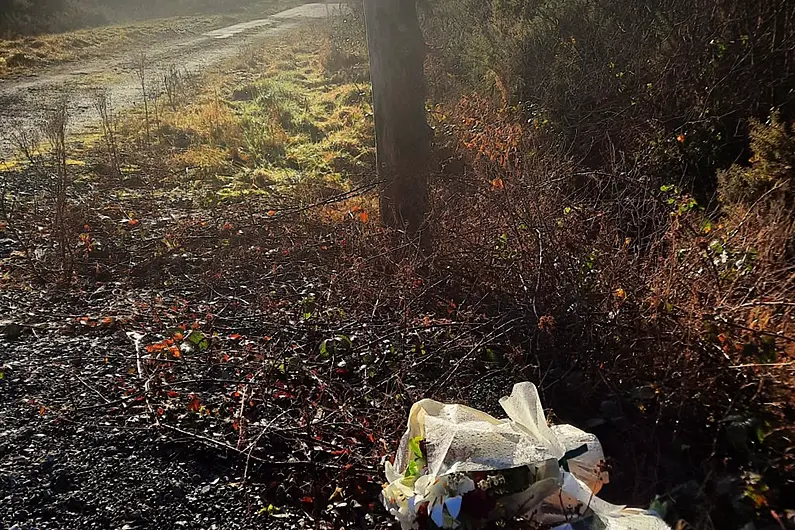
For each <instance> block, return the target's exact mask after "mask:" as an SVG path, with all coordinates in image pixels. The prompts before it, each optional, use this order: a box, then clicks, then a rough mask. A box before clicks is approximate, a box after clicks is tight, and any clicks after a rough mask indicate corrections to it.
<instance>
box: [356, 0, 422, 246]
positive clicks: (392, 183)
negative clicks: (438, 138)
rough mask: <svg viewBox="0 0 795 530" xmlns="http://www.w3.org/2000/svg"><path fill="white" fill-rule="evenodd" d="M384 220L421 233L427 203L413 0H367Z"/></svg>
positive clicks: (419, 39) (419, 42)
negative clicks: (382, 182)
mask: <svg viewBox="0 0 795 530" xmlns="http://www.w3.org/2000/svg"><path fill="white" fill-rule="evenodd" d="M364 11H365V22H366V25H367V43H368V48H369V52H370V78H371V79H372V84H373V110H374V114H375V138H376V160H377V164H378V175H379V177H380V179H381V180H382V181H384V184H382V187H381V220H382V222H383V224H384V225H385V226H388V227H392V228H396V229H401V230H406V232H407V233H408V234H409V235H412V236H413V235H417V234H418V232H420V230H421V228H422V226H423V223H424V221H425V214H426V212H427V209H428V168H429V161H430V150H431V149H430V143H431V129H430V127H428V123H427V121H426V117H425V76H424V71H423V65H424V61H425V42H424V40H423V37H422V32H421V31H420V26H419V22H418V20H417V8H416V5H415V3H414V0H364Z"/></svg>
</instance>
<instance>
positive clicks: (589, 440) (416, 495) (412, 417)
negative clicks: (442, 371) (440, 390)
mask: <svg viewBox="0 0 795 530" xmlns="http://www.w3.org/2000/svg"><path fill="white" fill-rule="evenodd" d="M500 404H501V405H502V407H503V409H504V410H505V411H506V413H507V414H508V418H507V419H496V418H494V417H492V416H490V415H488V414H485V413H483V412H481V411H478V410H475V409H472V408H470V407H465V406H462V405H445V404H443V403H439V402H437V401H433V400H423V401H420V402H418V403H415V404H414V406H413V407H412V409H411V412H410V414H409V421H408V428H407V430H406V433H405V434H404V435H403V438H402V440H401V444H400V449H399V451H398V453H397V455H396V457H395V462H394V464H393V463H391V462H387V463H386V469H385V473H386V478H387V481H388V483H387V484H385V485H384V490H383V492H382V501H383V504H384V506H385V508H386V509H387V510H388V511H389V513H390V514H392V515H393V516H394V517H395V518H396V519H397V520H398V521H399V522H400V525H401V527H402V529H403V530H409V529H436V528H461V529H464V530H473V529H477V528H479V527H481V526H483V525H484V524H485V523H487V522H489V521H495V520H508V519H512V518H516V517H520V518H524V519H527V520H530V521H533V522H534V523H536V524H538V525H542V526H543V525H546V526H549V527H557V526H560V525H563V526H560V527H561V528H564V527H567V525H568V527H570V526H571V524H572V523H577V527H576V528H584V529H587V528H610V529H617V530H629V529H636V528H637V529H641V530H665V529H668V526H667V525H665V523H664V522H663V521H662V520H660V519H658V518H656V517H654V516H653V515H650V514H647V513H645V512H643V511H640V510H626V509H625V508H624V507H623V506H615V505H612V504H610V503H607V502H604V501H602V500H601V499H599V498H598V497H596V493H598V492H599V490H600V489H601V487H602V485H603V484H605V483H607V481H608V475H607V473H606V471H605V465H604V455H603V452H602V448H601V445H600V444H599V441H598V440H597V439H596V437H594V436H593V435H590V434H588V433H585V432H583V431H581V430H579V429H577V428H575V427H572V426H571V425H556V426H549V425H548V424H547V422H546V418H545V417H544V413H543V409H542V408H541V403H540V400H539V398H538V392H537V390H536V387H535V386H534V385H532V384H531V383H520V384H518V385H516V386H515V387H514V390H513V393H512V394H511V396H509V397H506V398H503V399H501V400H500Z"/></svg>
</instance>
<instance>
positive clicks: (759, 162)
mask: <svg viewBox="0 0 795 530" xmlns="http://www.w3.org/2000/svg"><path fill="white" fill-rule="evenodd" d="M750 136H751V149H752V151H753V153H754V156H753V157H752V158H751V160H750V166H741V165H737V164H735V165H733V166H732V167H731V168H729V169H728V170H726V171H722V172H720V173H719V174H718V182H719V191H720V197H721V200H722V201H723V203H724V204H727V205H730V204H736V203H742V204H745V205H753V204H754V203H755V202H756V201H758V200H759V199H761V198H762V197H765V196H767V197H768V199H769V200H770V201H773V200H775V199H780V200H781V203H779V204H778V207H781V208H783V209H785V210H786V211H790V212H791V211H792V208H793V198H794V197H795V189H793V184H792V180H793V173H795V136H793V133H792V127H791V125H789V124H787V123H785V122H784V121H783V120H782V119H781V116H780V115H778V114H774V115H773V116H772V117H771V118H770V121H769V122H768V123H767V124H763V123H760V122H758V121H753V122H751V133H750Z"/></svg>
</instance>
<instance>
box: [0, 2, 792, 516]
mask: <svg viewBox="0 0 795 530" xmlns="http://www.w3.org/2000/svg"><path fill="white" fill-rule="evenodd" d="M348 20H349V21H348V22H347V23H345V24H341V23H340V24H339V25H334V26H333V27H332V31H331V37H330V40H325V38H323V39H319V38H318V35H325V33H320V32H319V31H317V30H316V29H310V30H307V31H303V32H299V33H298V34H296V35H291V36H289V37H287V38H285V39H283V40H281V41H279V43H278V44H277V45H273V44H271V45H270V46H269V47H268V49H267V50H249V51H248V52H246V53H245V54H243V55H242V56H241V57H240V59H239V61H238V62H237V63H236V64H233V65H229V66H228V68H227V70H228V71H232V72H234V75H233V76H214V75H208V76H206V77H205V78H204V82H203V83H202V87H203V88H201V89H200V90H199V93H198V94H195V93H192V94H190V95H186V97H185V98H184V99H181V100H179V101H177V102H176V104H171V103H169V104H166V103H165V102H164V101H163V100H160V101H159V102H158V101H155V102H154V109H155V113H154V117H153V118H152V119H153V123H151V124H148V125H152V130H153V134H152V135H151V136H150V137H149V138H147V135H145V134H144V131H145V130H146V129H148V128H149V127H148V126H147V124H144V120H145V119H146V118H145V117H144V116H143V114H141V113H135V114H133V115H130V116H127V117H126V118H125V119H124V120H122V123H121V124H120V127H119V131H120V134H121V137H122V140H120V142H121V149H119V153H120V158H121V160H120V164H119V166H120V167H119V171H111V172H108V171H104V172H103V170H106V169H107V164H103V162H102V161H103V157H104V156H105V155H104V153H103V152H102V149H101V148H100V147H96V148H89V149H88V150H87V151H86V152H82V153H79V155H78V154H73V155H72V156H75V157H77V156H79V157H82V158H83V159H84V160H85V163H86V165H85V166H80V167H76V168H74V169H73V171H75V172H77V173H79V174H80V178H77V179H76V181H75V183H74V184H73V186H74V189H73V190H72V192H71V193H70V195H69V201H70V205H71V210H70V219H72V221H73V222H72V224H71V225H70V232H69V233H70V234H71V237H72V239H71V240H72V242H73V246H74V255H73V262H72V265H73V278H72V280H73V285H75V286H76V287H79V289H74V292H75V293H76V294H75V296H76V297H77V298H80V297H81V296H82V295H83V293H88V292H91V293H93V294H92V298H90V299H89V298H86V299H85V300H83V301H82V302H81V303H80V305H79V307H80V308H81V309H84V310H85V311H86V312H89V311H91V312H93V313H96V314H92V315H86V317H83V318H87V317H88V316H90V318H88V319H87V320H80V319H79V318H78V319H76V320H75V321H74V322H73V325H75V326H78V327H79V326H82V327H85V328H88V329H89V331H87V332H91V331H90V330H93V329H95V328H96V329H101V328H103V326H106V325H107V326H120V327H121V328H122V329H124V330H125V331H130V332H139V331H145V332H146V333H147V334H148V338H147V340H146V341H145V342H146V344H143V345H142V346H143V348H144V350H143V351H145V352H146V355H145V357H144V360H145V365H144V367H143V368H136V367H135V366H133V364H134V363H133V362H131V361H130V360H129V359H119V360H118V361H117V362H120V363H122V364H123V363H127V364H124V366H126V367H127V368H130V369H132V370H133V371H135V370H143V371H145V374H144V375H146V376H147V377H149V376H150V375H151V376H154V377H155V378H154V379H153V381H155V384H154V385H153V386H151V387H145V386H144V385H143V384H142V383H141V384H137V383H135V384H133V383H131V384H130V388H126V389H116V391H117V392H120V393H123V399H126V398H127V397H129V396H133V397H134V398H135V399H137V398H138V397H141V396H145V398H146V399H145V400H142V401H140V402H138V401H136V402H135V403H133V405H132V406H131V409H130V410H131V412H130V413H129V414H133V413H136V414H139V415H143V416H142V417H144V418H147V421H150V422H154V423H156V424H157V425H158V426H160V428H162V429H164V430H165V429H167V428H171V429H173V428H178V429H180V430H181V431H180V434H181V435H182V436H192V438H191V439H192V440H194V441H196V442H197V443H204V444H207V443H208V442H207V435H206V434H202V433H208V432H209V433H212V434H211V436H214V437H215V438H213V439H214V440H215V445H214V446H213V447H214V448H215V449H216V450H218V449H219V447H220V450H223V451H226V452H229V454H234V455H237V456H241V458H243V459H245V457H246V455H248V457H249V459H248V460H246V462H247V464H246V473H256V474H257V477H258V478H259V479H261V480H259V483H260V485H263V484H264V486H263V487H262V489H261V490H258V491H259V493H260V495H261V499H262V506H263V507H264V508H265V507H267V506H269V505H270V504H271V503H272V504H273V505H275V506H277V507H279V508H280V509H282V508H284V509H288V508H289V509H291V510H296V511H303V512H304V513H308V514H311V515H312V516H313V517H314V518H315V520H318V521H323V522H324V524H328V525H335V526H336V527H339V526H346V525H350V526H359V525H366V524H370V525H375V526H378V527H383V526H385V525H386V519H385V518H383V515H384V514H383V513H381V512H379V511H378V510H379V508H378V507H377V506H376V505H375V504H376V503H375V502H374V499H375V498H376V496H377V494H378V492H379V490H380V482H381V481H382V479H383V477H381V476H380V468H379V465H380V463H381V459H382V458H384V457H386V456H387V455H390V454H392V453H393V452H394V448H395V447H396V445H397V441H398V440H397V437H398V435H399V432H400V431H401V430H402V427H403V424H404V422H405V413H406V412H407V410H408V407H409V406H410V404H411V403H412V402H413V401H415V400H417V399H420V398H423V397H433V398H437V399H442V400H447V401H454V402H462V403H467V404H469V405H472V406H475V407H478V408H480V409H483V410H486V411H490V412H492V411H494V409H495V407H496V404H497V399H498V398H499V397H500V396H501V395H503V394H506V393H508V391H509V390H510V387H511V385H512V384H513V383H514V382H517V381H522V380H530V381H533V382H535V383H537V384H538V386H539V388H540V390H541V392H542V393H543V398H544V399H543V402H544V403H545V404H547V405H548V406H550V407H551V408H552V409H553V410H554V412H555V416H556V420H558V421H565V422H570V423H574V424H576V425H578V426H581V427H583V428H584V429H586V430H589V431H592V432H594V433H595V434H597V435H598V436H599V438H600V440H601V441H602V442H603V444H604V445H605V449H606V453H607V455H608V457H609V460H610V464H611V477H612V485H611V486H609V487H608V488H606V490H605V494H606V496H607V498H608V499H609V500H612V501H615V502H617V503H621V504H632V505H638V506H646V505H648V504H649V502H650V501H651V500H652V499H654V497H655V496H660V497H661V499H662V500H663V501H668V502H669V504H670V508H671V511H670V513H669V518H670V520H671V523H672V524H676V523H678V524H679V528H687V527H693V528H703V529H712V528H721V529H723V528H742V527H744V525H746V524H748V523H750V522H752V521H755V522H756V524H758V525H759V526H760V527H761V526H763V525H771V524H773V525H776V524H780V525H784V524H785V522H786V521H785V519H786V517H788V515H787V513H788V512H787V511H786V510H787V509H790V508H791V499H793V498H795V492H794V491H793V474H794V473H795V467H793V466H795V461H794V460H793V459H794V458H795V453H794V452H793V444H792V439H793V438H792V437H793V436H795V433H793V432H792V425H793V414H794V413H795V403H793V377H792V374H793V360H792V359H793V357H795V351H793V345H795V327H794V325H793V305H792V300H793V299H795V292H794V291H795V285H794V284H793V265H792V264H793V241H795V225H793V220H792V216H791V215H790V213H791V211H790V208H791V200H792V195H791V189H790V186H791V183H790V179H791V167H789V162H788V161H790V160H791V159H792V158H793V153H792V152H791V151H792V145H793V140H792V138H793V137H792V133H791V130H790V128H789V126H788V125H786V124H785V122H783V121H781V120H779V119H778V118H773V119H771V121H770V123H769V124H763V123H756V124H755V125H754V126H753V131H754V133H753V142H752V147H753V149H754V151H755V158H752V159H751V160H750V162H749V164H747V165H737V166H735V167H732V168H731V169H728V170H726V172H725V173H724V174H722V175H723V176H722V177H721V184H720V190H721V191H722V195H721V196H722V201H723V202H722V204H721V208H720V209H719V210H716V209H714V208H710V209H707V208H704V207H703V205H701V204H699V202H698V200H696V199H695V198H694V197H693V196H692V195H691V193H690V192H689V190H688V189H685V188H683V187H682V186H680V182H679V181H678V179H676V178H675V177H674V175H671V181H670V182H664V183H663V184H662V185H660V183H658V182H654V181H651V182H650V181H649V180H648V179H647V178H646V176H647V175H646V174H645V173H644V172H643V166H642V165H640V166H638V168H637V169H636V170H635V171H634V172H632V171H627V169H626V166H624V165H623V164H620V163H618V162H619V161H616V162H617V163H616V164H615V165H610V164H605V165H603V166H601V167H600V168H597V169H594V168H593V167H589V166H587V165H583V164H581V163H580V162H581V159H579V158H578V157H576V156H571V152H572V151H571V149H570V144H569V142H568V140H567V139H566V138H561V137H560V136H559V135H557V134H556V132H555V130H554V128H551V127H548V126H547V124H545V123H544V121H543V119H542V118H541V116H539V119H538V120H532V121H528V120H527V114H526V110H527V109H526V108H523V107H522V106H521V105H519V104H515V105H514V104H511V103H512V102H511V101H510V98H509V97H502V96H501V95H500V94H495V95H496V97H490V96H488V95H484V94H483V93H472V91H471V90H467V86H466V85H464V86H462V85H458V84H457V81H456V80H451V79H450V78H449V77H447V76H444V79H443V81H444V83H445V84H446V85H447V86H449V87H454V89H452V88H451V89H450V90H449V91H447V92H446V94H447V97H445V98H442V97H438V98H437V100H436V101H434V102H433V103H434V105H433V106H432V107H431V112H430V114H431V119H432V121H433V125H434V127H435V130H436V142H437V152H438V153H439V157H440V159H441V162H442V163H441V164H440V168H441V170H440V172H439V174H437V175H434V178H433V179H432V186H433V189H432V194H431V196H432V199H433V201H432V203H433V207H432V209H431V213H430V218H429V220H430V226H431V227H433V228H432V232H433V234H432V237H433V240H434V246H433V250H432V251H431V252H426V253H423V252H420V251H419V250H418V249H416V248H415V247H414V246H413V245H412V244H411V243H410V242H402V240H400V238H399V237H396V234H392V233H389V232H388V231H386V230H384V229H382V228H380V227H379V226H377V224H376V223H375V222H373V219H374V218H375V215H376V211H375V205H376V203H377V201H376V198H375V197H374V196H373V194H372V193H367V192H360V191H359V187H360V186H362V185H366V184H367V183H369V182H371V181H372V177H373V166H374V164H373V162H374V161H373V156H374V155H373V148H372V144H373V137H372V117H371V112H372V111H371V108H370V104H369V99H370V95H369V88H368V87H367V82H366V68H365V67H363V65H362V64H361V60H362V58H363V57H364V54H363V51H362V49H363V43H362V41H361V35H362V33H361V25H360V24H359V23H358V22H360V20H358V19H357V18H356V16H355V13H354V16H352V17H350V19H348ZM335 24H336V23H335ZM434 64H437V65H438V63H434V60H433V59H432V60H431V61H430V62H429V66H430V68H429V72H428V74H429V76H431V78H432V80H433V78H434V76H436V75H440V74H439V73H438V72H436V71H435V70H434V69H433V66H434ZM440 77H441V75H440ZM191 86H193V85H191ZM437 94H438V93H437ZM673 142H675V143H681V142H679V141H678V140H677V139H674V140H673ZM674 145H675V144H674ZM81 168H82V169H81ZM17 169H18V168H16V169H14V170H9V171H4V172H3V175H4V178H5V182H6V183H7V184H9V186H8V187H7V188H6V190H9V189H11V188H13V190H12V191H11V192H8V191H6V192H4V193H3V195H2V196H3V198H4V199H9V200H4V201H3V207H4V208H3V212H4V214H5V218H4V221H3V223H4V224H3V225H2V227H3V230H5V231H7V232H6V233H9V232H12V231H13V232H15V233H18V234H19V235H18V236H17V235H13V234H12V235H13V239H14V241H15V245H16V247H15V249H14V252H13V253H12V254H11V255H10V256H7V257H6V258H5V259H4V260H3V262H2V263H3V265H2V267H3V268H2V272H3V274H4V279H3V285H4V287H5V288H6V289H13V290H14V292H18V293H23V294H20V298H21V299H25V298H26V296H28V295H24V293H25V290H26V289H29V288H30V286H31V285H37V284H36V283H35V282H36V281H39V282H45V283H46V282H47V281H48V278H51V277H50V276H48V270H47V267H46V266H45V265H47V263H48V261H47V260H48V259H49V260H51V262H52V261H54V260H56V259H57V258H56V256H55V254H54V249H55V244H56V240H55V239H54V237H55V235H54V234H50V233H49V232H48V230H46V229H43V230H38V231H30V230H27V229H26V228H25V227H32V226H43V223H42V221H41V220H42V218H44V216H45V215H46V208H44V207H43V206H42V205H41V203H39V202H36V201H31V200H29V199H27V198H26V197H30V196H34V197H39V198H40V197H44V196H46V193H47V192H46V190H43V191H42V190H41V189H34V190H28V191H26V192H25V193H27V194H28V195H25V193H20V192H19V191H17V190H24V185H25V182H24V181H25V180H26V178H27V177H25V176H24V174H20V173H19V171H18V170H17ZM35 182H38V181H34V183H35ZM749 183H750V185H749ZM29 184H30V183H28V185H29ZM737 190H740V191H739V192H738V191H737ZM749 190H750V191H749ZM31 194H32V195H31ZM11 199H13V200H11ZM787 205H789V206H787ZM396 242H397V244H396ZM36 256H38V257H36ZM31 260H32V261H34V262H35V263H37V264H38V269H37V270H35V271H34V272H36V273H37V274H33V273H32V272H31V270H30V269H28V268H27V267H28V264H29V263H30V262H31ZM53 270H55V268H54V267H53ZM39 285H40V284H39ZM105 286H113V293H114V294H113V296H114V297H115V296H116V295H117V294H118V293H119V292H122V293H124V295H125V297H122V298H124V302H118V301H115V299H114V298H112V297H111V298H109V299H106V298H103V297H105V296H110V295H108V294H104V295H103V294H102V293H108V292H109V291H110V289H107V288H106V287H105ZM100 289H101V290H100ZM34 298H35V297H34ZM97 300H104V302H103V304H102V305H101V306H100V307H102V309H101V311H100V310H99V309H95V310H92V309H90V308H91V307H97V306H96V303H97ZM119 307H124V308H125V310H124V312H123V311H121V310H120V309H118V308H119ZM125 312H126V313H125ZM100 313H101V314H100ZM121 313H125V314H126V318H123V319H122V318H119V316H120V315H121ZM105 317H108V318H110V317H113V319H112V320H109V321H107V322H106V320H105ZM86 322H87V323H86ZM88 323H93V324H92V325H89V324H88ZM80 329H82V328H80ZM189 329H194V330H196V331H200V332H201V333H202V337H201V338H198V339H197V341H196V342H195V343H194V344H193V346H188V347H187V348H186V351H183V350H182V349H181V348H180V346H179V345H180V343H184V341H186V340H189V339H186V337H185V335H186V334H187V333H188V330H189ZM196 337H198V335H196ZM203 338H208V341H207V343H204V342H202V339H203ZM169 341H170V342H169ZM201 344H203V345H204V346H200V345H201ZM173 348H176V350H174V349H173ZM114 362H116V361H114ZM205 369H206V370H207V371H208V373H210V374H211V377H209V379H210V380H209V381H207V380H203V379H201V378H200V377H198V375H200V372H201V370H205ZM197 372H199V374H198V375H197ZM219 374H221V375H219ZM229 374H232V375H231V376H230V375H229ZM139 375H140V374H139ZM222 376H225V377H222ZM232 376H234V377H235V378H237V379H238V380H242V379H244V378H247V379H245V380H243V381H242V382H240V383H230V382H229V381H230V378H231V377H232ZM145 379H146V378H144V380H145ZM186 381H187V382H186ZM195 381H201V384H197V383H196V382H195ZM136 385H137V386H136ZM255 390H256V392H257V396H258V397H257V399H256V400H255V399H253V398H252V399H250V400H249V399H247V398H246V395H247V393H248V392H252V393H253V392H254V391H255ZM233 392H236V393H237V394H235V393H233ZM241 394H242V395H243V398H242V399H241V397H240V395H241ZM248 395H251V394H248ZM230 396H232V397H231V398H230ZM55 406H57V407H61V408H60V409H56V410H61V413H62V414H67V413H69V412H70V411H71V409H70V408H69V407H70V406H71V405H70V404H69V403H66V401H65V400H64V402H63V403H61V402H58V403H55ZM161 410H162V412H161ZM263 425H266V426H269V427H270V426H273V425H278V428H279V431H278V433H273V432H271V431H269V430H268V428H265V427H263ZM185 433H187V434H185ZM216 435H217V436H216ZM219 443H220V444H221V445H220V446H219V445H218V444H219ZM210 445H212V444H210ZM252 455H253V457H254V460H252V459H251V457H252ZM274 458H275V462H277V463H278V465H276V464H273V465H269V463H268V459H274ZM310 462H315V464H311V463H310ZM248 464H251V466H252V467H251V469H250V470H249V465H248ZM294 466H309V467H308V468H309V469H311V470H312V476H311V478H310V479H307V480H308V481H307V480H305V479H304V478H302V477H304V474H302V473H301V471H305V470H306V469H307V468H304V467H300V470H299V469H297V468H296V467H294ZM340 498H343V499H345V500H346V504H345V505H344V506H343V505H341V502H339V499H340ZM348 501H350V502H348ZM353 501H355V503H354V502H353ZM269 513H270V512H268V510H267V509H265V511H264V512H261V513H260V515H261V517H262V518H263V521H268V519H267V517H268V516H269V515H268V514H269ZM368 516H369V519H368ZM373 518H375V519H373ZM777 521H778V522H777ZM263 524H267V523H265V522H263Z"/></svg>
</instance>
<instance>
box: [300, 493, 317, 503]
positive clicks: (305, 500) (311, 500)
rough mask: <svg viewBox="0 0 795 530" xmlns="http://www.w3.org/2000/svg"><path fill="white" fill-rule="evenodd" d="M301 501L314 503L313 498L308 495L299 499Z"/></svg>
mask: <svg viewBox="0 0 795 530" xmlns="http://www.w3.org/2000/svg"><path fill="white" fill-rule="evenodd" d="M301 502H302V503H303V504H315V499H313V498H312V497H309V496H308V495H307V496H306V497H304V498H303V499H301Z"/></svg>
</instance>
